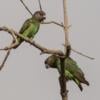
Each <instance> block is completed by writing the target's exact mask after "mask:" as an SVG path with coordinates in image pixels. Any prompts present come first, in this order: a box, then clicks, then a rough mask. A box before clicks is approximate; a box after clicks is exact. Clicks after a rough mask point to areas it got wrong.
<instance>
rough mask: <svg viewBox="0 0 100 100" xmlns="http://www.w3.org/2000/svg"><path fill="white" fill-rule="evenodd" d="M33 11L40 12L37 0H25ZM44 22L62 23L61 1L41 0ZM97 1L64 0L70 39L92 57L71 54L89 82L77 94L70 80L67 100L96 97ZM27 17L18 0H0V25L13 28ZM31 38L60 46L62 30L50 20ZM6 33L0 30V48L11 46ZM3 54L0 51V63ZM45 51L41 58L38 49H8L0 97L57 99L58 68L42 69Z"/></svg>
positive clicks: (99, 6)
mask: <svg viewBox="0 0 100 100" xmlns="http://www.w3.org/2000/svg"><path fill="white" fill-rule="evenodd" d="M24 1H25V3H26V4H27V5H28V7H29V8H30V10H31V11H32V12H33V13H34V12H35V11H36V10H38V2H37V0H24ZM41 1H42V7H43V10H44V11H45V12H46V14H47V20H48V21H50V20H55V21H57V22H59V23H61V22H63V9H62V8H63V7H62V0H41ZM99 9H100V1H99V0H68V16H69V24H71V25H72V27H71V28H70V30H69V35H70V43H71V45H72V47H73V48H74V49H76V50H78V51H80V52H83V53H85V54H87V55H89V56H92V57H94V58H95V60H89V59H87V58H84V57H82V56H80V55H78V54H76V53H73V52H72V55H71V57H72V58H73V59H74V60H76V61H77V63H78V64H79V65H80V67H81V69H82V70H83V71H84V73H85V77H86V79H87V80H88V81H89V82H90V86H89V87H87V86H85V85H83V87H84V90H83V92H80V90H79V88H78V87H77V86H76V84H75V83H74V82H72V81H71V82H69V83H68V90H69V100H99V99H100V85H99V83H100V79H99V73H100V68H99V66H100V61H99V52H100V46H99V43H100V39H99V37H100V35H99V33H100V13H99ZM29 17H30V14H29V13H28V12H27V11H26V10H25V8H24V7H23V5H22V4H21V3H20V0H0V26H8V27H9V28H13V29H14V30H16V31H17V32H18V31H19V29H20V28H21V26H22V24H23V22H24V21H25V20H26V19H27V18H29ZM34 40H35V41H37V42H38V43H40V44H42V45H44V46H45V47H48V48H55V49H56V48H59V49H62V50H63V46H62V44H63V43H64V32H63V29H62V28H60V27H59V26H56V25H54V24H51V25H41V28H40V30H39V32H38V34H37V35H36V37H35V39H34ZM10 42H11V37H10V35H7V34H6V33H5V32H1V33H0V48H1V47H4V46H6V45H9V44H10ZM4 54H5V52H3V51H2V52H1V51H0V63H1V62H2V60H3V57H4ZM47 56H48V55H42V56H40V51H39V50H38V49H36V48H34V47H33V46H30V45H29V44H27V43H25V42H24V43H23V44H22V45H21V46H20V47H19V48H17V49H16V50H12V52H11V55H10V56H9V58H8V60H7V63H6V64H5V66H4V68H3V70H2V71H1V72H0V100H33V99H36V100H39V99H41V100H61V97H60V88H59V83H58V77H59V75H58V72H57V70H54V69H50V70H47V69H45V65H44V60H45V59H46V57H47Z"/></svg>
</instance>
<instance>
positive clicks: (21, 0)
mask: <svg viewBox="0 0 100 100" xmlns="http://www.w3.org/2000/svg"><path fill="white" fill-rule="evenodd" d="M20 2H21V3H22V4H23V6H24V7H25V9H26V10H27V11H28V12H29V13H30V14H31V16H33V14H32V12H31V11H30V10H29V8H28V7H27V6H26V4H25V3H24V2H23V0H20Z"/></svg>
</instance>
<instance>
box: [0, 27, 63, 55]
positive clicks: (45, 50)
mask: <svg viewBox="0 0 100 100" xmlns="http://www.w3.org/2000/svg"><path fill="white" fill-rule="evenodd" d="M0 31H6V32H8V33H9V34H11V35H12V33H14V34H15V35H16V36H18V37H20V38H22V39H23V40H24V41H26V42H28V43H30V44H31V45H32V46H35V47H36V48H37V49H39V50H40V51H41V52H43V53H47V54H55V55H59V56H62V57H63V56H64V54H63V52H62V51H61V50H54V49H47V48H45V47H43V46H41V45H40V44H38V43H36V42H35V41H32V40H30V39H29V38H26V37H24V36H22V35H21V34H18V33H17V32H15V31H14V30H13V29H9V28H7V27H0Z"/></svg>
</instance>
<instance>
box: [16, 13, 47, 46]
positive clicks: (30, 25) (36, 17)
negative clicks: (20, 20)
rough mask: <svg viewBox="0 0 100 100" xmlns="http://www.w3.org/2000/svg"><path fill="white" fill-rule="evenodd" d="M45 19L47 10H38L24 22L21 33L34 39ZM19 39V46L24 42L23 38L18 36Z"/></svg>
mask: <svg viewBox="0 0 100 100" xmlns="http://www.w3.org/2000/svg"><path fill="white" fill-rule="evenodd" d="M44 19H45V12H44V11H36V12H35V13H34V14H33V16H32V18H29V19H28V20H26V21H25V22H24V24H23V26H22V28H21V29H20V31H19V33H20V34H22V35H23V36H24V37H27V38H29V39H31V40H32V39H33V38H34V36H35V35H36V33H37V32H38V30H39V28H40V24H41V22H42V21H44ZM17 40H18V45H17V46H16V47H18V46H19V45H20V44H21V43H22V42H23V40H22V39H21V38H18V39H17ZM16 47H15V48H16Z"/></svg>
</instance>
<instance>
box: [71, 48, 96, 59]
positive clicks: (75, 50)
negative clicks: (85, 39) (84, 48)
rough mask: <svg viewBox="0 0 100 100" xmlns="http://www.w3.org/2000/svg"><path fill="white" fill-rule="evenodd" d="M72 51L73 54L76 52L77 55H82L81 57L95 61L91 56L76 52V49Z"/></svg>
mask: <svg viewBox="0 0 100 100" xmlns="http://www.w3.org/2000/svg"><path fill="white" fill-rule="evenodd" d="M71 50H72V51H73V52H75V53H77V54H79V55H81V56H84V57H86V58H88V59H90V60H94V59H95V58H93V57H90V56H87V55H85V54H83V53H81V52H79V51H76V50H75V49H73V48H71Z"/></svg>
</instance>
